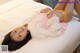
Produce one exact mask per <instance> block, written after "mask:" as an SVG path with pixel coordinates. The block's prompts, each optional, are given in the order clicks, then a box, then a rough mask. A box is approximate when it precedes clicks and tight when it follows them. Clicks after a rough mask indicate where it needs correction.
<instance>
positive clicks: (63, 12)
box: [41, 0, 80, 22]
mask: <svg viewBox="0 0 80 53" xmlns="http://www.w3.org/2000/svg"><path fill="white" fill-rule="evenodd" d="M60 2H63V3H60ZM69 2H72V3H69ZM79 8H80V4H79V0H59V2H58V3H57V5H56V6H55V8H54V10H53V12H54V13H55V14H56V15H57V16H58V17H59V19H60V21H61V22H69V21H70V20H71V19H72V16H73V13H74V9H75V10H76V12H77V14H78V15H79V16H80V10H79ZM47 12H48V17H51V15H52V14H53V13H52V11H51V10H50V9H49V8H45V9H43V10H41V13H47ZM79 21H80V19H79Z"/></svg>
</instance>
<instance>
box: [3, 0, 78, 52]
mask: <svg viewBox="0 0 80 53" xmlns="http://www.w3.org/2000/svg"><path fill="white" fill-rule="evenodd" d="M62 1H64V2H65V3H63V4H60V3H58V4H57V5H56V6H55V8H54V13H55V14H56V15H57V16H58V17H59V19H60V21H61V22H68V21H70V20H71V19H72V16H73V11H74V3H73V4H70V3H67V2H73V1H74V2H75V0H69V1H68V0H59V2H62ZM76 7H77V6H76ZM76 9H77V8H76ZM41 13H47V17H48V18H51V17H52V15H53V11H52V10H50V9H49V8H46V9H43V10H41ZM26 34H27V35H26ZM38 35H39V34H38ZM31 38H32V37H31V34H30V32H29V30H27V25H24V26H21V27H19V28H16V29H14V30H13V31H12V32H10V33H9V34H8V35H6V36H5V38H4V40H3V42H2V45H8V50H9V51H13V50H17V49H19V48H21V47H22V46H23V45H25V44H26V43H27V42H28V41H29V40H30V39H31Z"/></svg>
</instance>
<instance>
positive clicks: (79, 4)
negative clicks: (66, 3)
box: [74, 0, 80, 16]
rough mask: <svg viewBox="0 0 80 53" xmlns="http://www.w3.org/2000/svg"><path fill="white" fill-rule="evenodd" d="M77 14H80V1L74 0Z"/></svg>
mask: <svg viewBox="0 0 80 53" xmlns="http://www.w3.org/2000/svg"><path fill="white" fill-rule="evenodd" d="M74 7H75V10H76V12H77V14H78V15H79V16H80V1H79V0H76V4H75V5H74Z"/></svg>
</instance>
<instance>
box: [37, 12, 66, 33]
mask: <svg viewBox="0 0 80 53" xmlns="http://www.w3.org/2000/svg"><path fill="white" fill-rule="evenodd" d="M52 18H54V15H53V16H52ZM50 19H51V18H50ZM48 20H49V19H48V18H47V13H41V14H40V15H39V18H38V19H37V20H36V25H37V24H39V23H41V24H42V26H43V27H44V28H45V29H49V28H50V26H51V25H50V24H48V23H47V21H48ZM58 24H59V25H60V26H61V27H62V29H61V32H62V33H64V31H65V30H66V28H67V24H66V23H60V22H59V20H58Z"/></svg>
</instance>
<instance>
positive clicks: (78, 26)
mask: <svg viewBox="0 0 80 53" xmlns="http://www.w3.org/2000/svg"><path fill="white" fill-rule="evenodd" d="M14 4H15V5H14ZM46 7H48V6H46V5H43V4H40V3H37V2H35V1H33V0H24V1H23V0H12V1H11V2H8V3H5V4H4V5H1V6H0V43H1V42H2V41H3V39H4V36H5V35H6V34H7V33H9V32H10V31H12V30H13V29H14V28H16V27H19V26H21V25H24V24H26V23H28V22H30V19H34V15H36V13H37V11H40V10H41V9H43V8H46ZM49 8H50V7H49ZM5 9H6V10H5ZM79 42H80V22H78V21H77V20H76V19H75V18H73V19H72V20H71V21H70V22H69V23H68V26H67V30H66V31H65V33H64V35H61V36H58V37H50V38H45V39H32V40H30V41H29V43H27V44H26V45H25V46H23V47H22V48H21V49H19V50H16V51H13V52H9V53H72V52H73V51H74V49H75V48H76V47H77V46H78V45H79Z"/></svg>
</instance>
